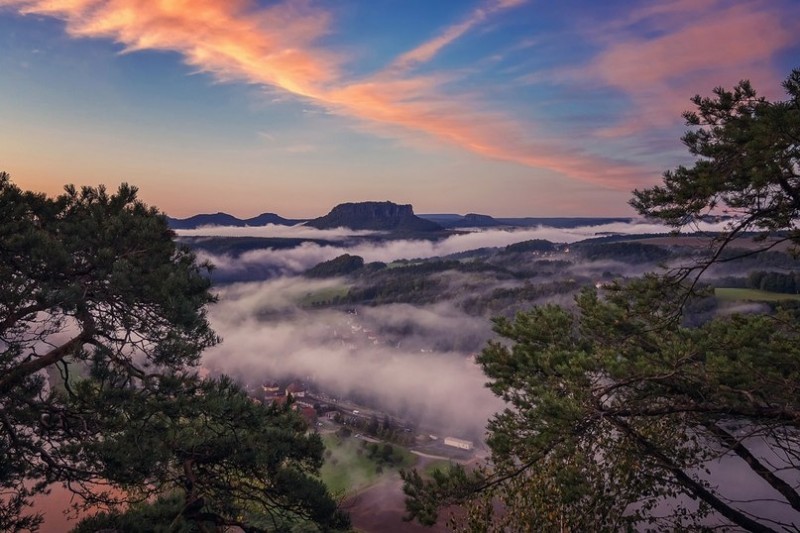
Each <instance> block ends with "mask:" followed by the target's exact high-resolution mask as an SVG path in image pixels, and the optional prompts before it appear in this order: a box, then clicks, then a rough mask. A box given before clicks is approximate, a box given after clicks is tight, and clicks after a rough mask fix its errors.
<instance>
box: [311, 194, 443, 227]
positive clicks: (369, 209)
mask: <svg viewBox="0 0 800 533" xmlns="http://www.w3.org/2000/svg"><path fill="white" fill-rule="evenodd" d="M306 225H307V226H311V227H313V228H317V229H333V228H340V227H345V228H350V229H354V230H373V231H392V232H402V233H416V232H429V231H441V230H442V229H443V228H442V226H441V225H440V224H437V223H436V222H433V221H430V220H425V219H423V218H420V217H418V216H417V215H415V214H414V209H413V208H412V207H411V204H405V205H400V204H395V203H393V202H355V203H346V204H339V205H337V206H336V207H334V208H333V209H331V212H330V213H328V214H327V215H325V216H324V217H319V218H315V219H314V220H310V221H308V222H307V223H306Z"/></svg>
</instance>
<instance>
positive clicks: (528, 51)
mask: <svg viewBox="0 0 800 533" xmlns="http://www.w3.org/2000/svg"><path fill="white" fill-rule="evenodd" d="M797 20H800V3H797V2H794V1H791V0H774V1H752V2H737V1H727V0H667V1H663V2H621V1H609V2H602V3H600V2H591V1H589V0H574V1H570V2H559V3H558V5H557V6H556V5H555V3H546V2H536V1H534V0H470V1H464V0H438V1H436V2H431V1H425V0H406V1H402V2H400V1H392V0H375V1H371V2H368V1H356V0H344V1H342V2H335V3H331V2H321V1H313V0H285V1H271V2H251V1H247V0H153V1H141V0H108V1H103V0H0V50H2V53H0V72H2V75H0V117H1V118H2V125H3V127H2V128H0V170H5V171H8V172H9V173H11V176H12V179H13V180H14V182H15V183H16V184H18V185H19V186H21V187H23V188H26V189H33V190H40V191H44V192H47V193H50V194H56V193H58V192H59V191H60V190H61V189H62V187H63V185H64V184H66V183H75V184H78V185H83V184H87V185H93V184H98V183H105V184H106V185H108V186H109V187H116V185H117V184H118V183H120V182H123V181H125V182H129V183H132V184H135V185H137V186H138V187H139V188H140V190H141V196H142V197H143V199H144V200H145V201H147V202H148V203H151V204H155V205H157V206H158V207H159V208H161V209H162V210H164V211H166V212H167V213H169V214H170V215H173V216H178V217H182V216H189V215H192V214H195V213H200V212H215V211H226V212H229V213H232V214H234V215H237V216H242V217H246V216H254V215H256V214H258V213H262V212H276V213H279V214H280V215H283V216H286V217H298V218H304V217H313V216H319V215H321V214H324V213H325V212H327V210H328V209H330V207H332V206H333V205H335V204H337V203H341V202H346V201H363V200H391V201H394V202H398V203H411V204H413V205H414V208H415V211H416V212H418V213H467V212H481V213H487V214H491V215H494V216H613V215H629V214H631V210H630V208H629V207H628V206H627V201H628V199H629V198H630V191H631V190H632V189H634V188H642V187H647V186H652V185H653V184H655V183H658V182H659V181H660V178H661V173H662V172H663V171H664V170H666V169H668V168H673V167H675V166H677V165H678V164H681V163H686V162H688V161H689V159H688V154H687V153H686V150H685V148H684V147H683V146H682V145H681V143H680V141H679V137H680V135H681V133H682V132H683V130H684V129H685V127H684V125H683V119H682V118H681V112H682V111H684V110H686V109H688V108H689V107H690V106H691V104H690V102H689V98H690V97H691V96H693V95H694V94H697V93H700V94H704V95H707V94H710V92H711V90H712V89H713V88H714V87H715V86H719V85H722V86H726V87H731V86H732V85H733V84H735V83H736V82H738V81H739V80H740V79H744V78H747V79H750V80H751V81H752V83H753V85H754V86H755V87H756V89H757V90H758V91H759V93H760V94H762V95H763V96H766V97H768V98H772V99H782V98H783V91H782V89H781V87H780V83H781V81H782V80H783V79H784V77H785V76H786V75H787V74H788V73H789V71H790V70H791V69H792V68H794V67H798V66H800V63H798V61H797V59H798V58H800V33H798V32H797Z"/></svg>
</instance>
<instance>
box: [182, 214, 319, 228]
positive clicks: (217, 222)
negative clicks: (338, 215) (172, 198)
mask: <svg viewBox="0 0 800 533" xmlns="http://www.w3.org/2000/svg"><path fill="white" fill-rule="evenodd" d="M300 222H303V221H302V220H292V219H288V218H283V217H282V216H279V215H276V214H275V213H262V214H260V215H258V216H255V217H253V218H246V219H241V218H236V217H235V216H233V215H229V214H228V213H214V214H201V215H194V216H192V217H189V218H172V217H167V223H168V224H169V227H170V228H172V229H197V228H199V227H202V226H235V227H238V228H242V227H244V226H266V225H267V224H275V225H278V226H294V225H295V224H299V223H300Z"/></svg>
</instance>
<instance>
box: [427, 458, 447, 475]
mask: <svg viewBox="0 0 800 533" xmlns="http://www.w3.org/2000/svg"><path fill="white" fill-rule="evenodd" d="M452 464H453V462H452V461H448V460H447V459H435V460H433V461H431V462H430V463H428V464H426V465H425V468H424V469H423V470H422V474H423V475H424V476H426V477H431V476H432V475H433V472H434V470H439V471H441V472H447V471H448V470H449V469H450V465H452Z"/></svg>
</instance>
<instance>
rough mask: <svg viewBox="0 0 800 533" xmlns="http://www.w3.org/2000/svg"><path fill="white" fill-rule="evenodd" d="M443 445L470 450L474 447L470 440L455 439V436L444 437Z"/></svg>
mask: <svg viewBox="0 0 800 533" xmlns="http://www.w3.org/2000/svg"><path fill="white" fill-rule="evenodd" d="M444 445H445V446H452V447H453V448H460V449H462V450H471V449H473V448H474V447H475V446H474V445H473V444H472V441H471V440H463V439H457V438H455V437H445V438H444Z"/></svg>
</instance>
